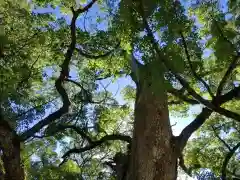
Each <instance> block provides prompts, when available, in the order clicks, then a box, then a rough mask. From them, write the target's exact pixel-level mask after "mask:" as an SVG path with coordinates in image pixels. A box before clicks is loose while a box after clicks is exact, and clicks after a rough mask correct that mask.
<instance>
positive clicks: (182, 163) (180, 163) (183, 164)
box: [178, 155, 192, 177]
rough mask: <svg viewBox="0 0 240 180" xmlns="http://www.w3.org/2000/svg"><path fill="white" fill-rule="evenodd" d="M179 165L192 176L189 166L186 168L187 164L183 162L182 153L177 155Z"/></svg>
mask: <svg viewBox="0 0 240 180" xmlns="http://www.w3.org/2000/svg"><path fill="white" fill-rule="evenodd" d="M178 159H179V166H180V167H181V168H182V170H183V171H184V172H185V173H186V174H187V175H189V176H190V177H192V171H191V168H187V166H186V165H185V163H184V158H183V155H181V156H179V158H178Z"/></svg>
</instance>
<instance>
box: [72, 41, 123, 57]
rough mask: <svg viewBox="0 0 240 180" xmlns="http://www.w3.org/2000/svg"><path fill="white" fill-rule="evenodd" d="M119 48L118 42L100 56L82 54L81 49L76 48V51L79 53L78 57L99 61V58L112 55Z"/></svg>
mask: <svg viewBox="0 0 240 180" xmlns="http://www.w3.org/2000/svg"><path fill="white" fill-rule="evenodd" d="M119 46H120V42H119V43H118V44H117V45H116V46H115V47H114V48H113V49H112V50H110V51H108V52H106V53H104V54H101V55H93V54H89V53H87V52H84V51H83V50H82V49H79V48H76V50H77V51H78V52H79V54H80V55H82V56H84V57H86V58H89V59H99V58H104V57H107V56H109V55H110V54H111V53H113V52H114V51H115V50H116V49H117V48H118V47H119Z"/></svg>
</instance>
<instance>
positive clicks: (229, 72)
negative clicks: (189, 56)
mask: <svg viewBox="0 0 240 180" xmlns="http://www.w3.org/2000/svg"><path fill="white" fill-rule="evenodd" d="M213 21H214V23H215V25H216V27H217V29H218V31H219V33H220V35H221V36H222V38H223V39H224V40H225V41H226V42H228V43H229V44H230V46H231V47H232V48H233V49H235V50H236V52H237V55H235V56H233V60H232V62H231V64H230V65H229V67H228V69H227V71H226V73H225V74H224V76H223V78H222V80H221V81H220V83H219V86H218V88H217V93H216V96H220V95H221V93H222V90H223V88H224V85H225V84H226V81H227V80H228V78H229V76H230V75H231V73H232V72H233V70H234V69H235V68H236V66H237V64H238V60H239V57H240V53H239V52H238V49H237V48H236V47H235V46H234V44H233V43H232V42H231V41H230V40H229V39H228V38H227V37H226V36H225V35H224V33H223V31H222V29H221V28H220V26H219V24H218V22H217V21H216V20H215V19H213Z"/></svg>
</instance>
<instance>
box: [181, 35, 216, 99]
mask: <svg viewBox="0 0 240 180" xmlns="http://www.w3.org/2000/svg"><path fill="white" fill-rule="evenodd" d="M180 35H181V38H182V41H183V47H184V50H185V54H186V56H187V61H188V64H189V66H190V70H191V72H192V74H193V76H194V77H195V78H196V79H197V80H198V81H200V82H201V83H202V84H203V86H205V88H206V89H207V91H208V93H209V94H210V95H211V97H214V94H213V93H212V91H211V89H210V87H209V86H208V84H207V83H206V82H205V81H204V80H203V79H202V78H201V77H200V76H199V75H198V74H197V73H196V71H195V70H194V68H193V65H192V62H191V57H190V54H189V52H188V48H187V42H186V40H185V38H184V36H183V33H182V32H180Z"/></svg>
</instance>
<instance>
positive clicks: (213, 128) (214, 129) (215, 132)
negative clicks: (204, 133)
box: [211, 126, 231, 151]
mask: <svg viewBox="0 0 240 180" xmlns="http://www.w3.org/2000/svg"><path fill="white" fill-rule="evenodd" d="M211 127H212V130H213V132H214V134H215V136H216V137H217V138H218V139H219V141H221V142H222V143H223V144H224V146H226V148H227V149H228V150H229V151H231V147H230V146H229V145H228V144H227V143H226V142H225V141H224V140H223V139H222V138H221V137H220V136H219V134H218V133H217V131H216V128H215V127H214V126H211Z"/></svg>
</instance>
